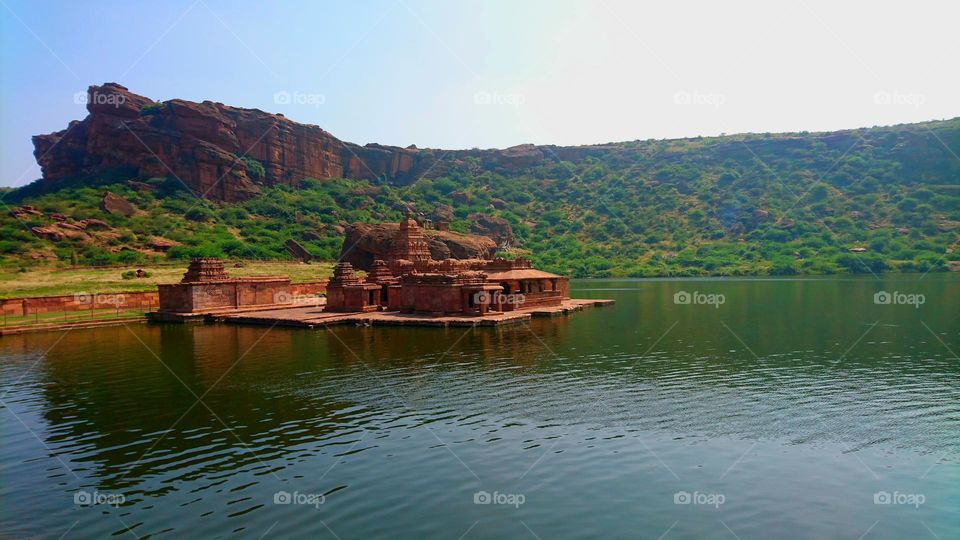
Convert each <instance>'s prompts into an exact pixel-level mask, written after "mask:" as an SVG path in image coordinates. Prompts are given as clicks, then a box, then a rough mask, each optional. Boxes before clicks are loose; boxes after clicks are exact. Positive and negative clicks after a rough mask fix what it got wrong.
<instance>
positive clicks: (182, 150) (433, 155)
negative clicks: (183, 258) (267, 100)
mask: <svg viewBox="0 0 960 540" xmlns="http://www.w3.org/2000/svg"><path fill="white" fill-rule="evenodd" d="M87 111H88V113H89V114H88V115H87V117H86V118H85V119H83V120H79V121H73V122H71V123H70V125H69V126H68V127H67V128H66V129H64V130H62V131H58V132H56V133H50V134H47V135H37V136H35V137H33V144H34V152H33V153H34V156H35V157H36V158H37V162H38V163H39V164H40V167H41V169H42V171H43V179H42V182H43V183H44V184H45V185H49V184H52V183H55V182H57V181H58V180H62V179H66V178H72V177H82V176H87V175H105V174H119V175H127V176H129V177H130V178H132V179H134V182H135V181H136V180H135V179H147V178H153V177H174V178H177V179H179V180H180V181H181V182H182V183H183V184H184V185H185V186H186V187H187V188H188V189H190V190H191V191H193V192H194V193H195V194H196V195H198V196H202V197H208V198H214V199H220V200H225V201H239V200H243V199H246V198H249V197H251V196H253V195H256V194H257V193H258V192H259V186H265V185H276V184H287V185H296V184H298V183H299V182H300V181H301V180H302V179H304V178H315V179H326V178H339V177H347V178H361V179H368V180H373V179H382V180H386V181H389V182H393V183H398V184H406V183H410V182H413V181H415V180H416V179H417V178H419V177H420V176H422V175H424V174H430V175H433V176H437V175H442V174H445V173H446V172H447V171H449V169H450V167H453V166H455V165H458V164H462V163H463V160H464V159H465V158H467V157H475V158H480V159H481V161H482V162H483V164H484V167H486V168H498V167H499V168H504V169H511V170H514V169H517V168H523V167H532V166H536V165H539V164H541V163H542V162H543V161H544V159H545V158H546V156H549V157H550V158H554V157H558V156H560V155H563V156H564V157H563V159H570V158H571V157H573V156H572V155H571V154H570V152H569V151H565V150H564V149H560V148H556V149H550V148H547V147H538V146H534V145H520V146H515V147H512V148H507V149H505V150H457V151H443V150H434V149H419V148H417V147H416V146H414V145H411V146H409V147H407V148H400V147H397V146H385V145H380V144H367V145H365V146H360V145H357V144H353V143H348V142H344V141H341V140H340V139H338V138H336V137H334V136H333V135H331V134H330V133H328V132H326V131H324V130H323V129H321V128H320V127H318V126H314V125H307V124H300V123H297V122H293V121H291V120H288V119H287V118H285V117H284V116H283V115H280V114H270V113H267V112H264V111H261V110H258V109H241V108H237V107H230V106H227V105H224V104H222V103H214V102H212V101H204V102H202V103H196V102H191V101H186V100H182V99H172V100H169V101H164V102H156V101H153V100H151V99H149V98H146V97H144V96H140V95H137V94H134V93H133V92H130V91H129V90H127V88H125V87H123V86H121V85H119V84H116V83H106V84H104V85H102V86H91V87H90V88H89V89H88V91H87ZM544 149H546V150H547V151H546V152H545V151H544ZM561 151H562V154H561V153H559V152H561ZM131 185H133V186H135V187H137V188H143V186H146V184H142V183H133V184H131Z"/></svg>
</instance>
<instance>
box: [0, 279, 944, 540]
mask: <svg viewBox="0 0 960 540" xmlns="http://www.w3.org/2000/svg"><path fill="white" fill-rule="evenodd" d="M572 296H574V297H579V298H613V299H615V300H616V301H617V303H616V305H614V306H612V307H607V308H599V309H593V310H588V311H584V312H580V313H577V314H575V315H574V316H572V317H570V318H558V319H552V320H546V319H536V320H533V321H531V322H530V323H529V324H524V325H520V326H513V327H503V328H475V329H464V328H452V329H437V328H381V327H376V328H363V327H361V328H358V327H334V328H331V329H327V330H324V329H320V330H304V329H289V328H282V327H275V328H268V327H239V326H227V325H152V324H151V325H148V324H132V325H128V326H115V327H108V328H99V329H86V330H73V331H69V332H65V333H63V332H58V333H43V334H26V335H23V336H10V337H2V338H0V384H2V390H0V394H2V398H0V402H2V403H0V405H2V407H3V410H0V433H2V445H0V536H3V537H13V538H20V537H27V536H31V537H39V538H61V537H64V538H103V537H108V536H109V535H111V534H115V535H117V536H126V535H129V536H131V537H134V536H136V537H141V538H145V537H148V536H150V537H169V538H183V537H205V538H206V537H209V538H213V537H237V538H246V537H249V538H261V537H262V538H295V537H296V538H303V537H311V538H342V539H348V538H373V537H388V538H451V539H457V538H468V539H469V538H542V539H547V538H601V537H613V538H626V537H630V538H654V539H655V538H734V539H742V540H747V539H752V538H756V539H766V538H811V539H813V538H818V539H819V538H850V539H857V538H942V539H946V538H960V510H958V509H960V449H958V446H957V445H958V442H960V359H958V358H957V356H956V353H957V352H960V317H958V315H960V304H958V297H960V276H957V275H956V274H950V275H942V274H940V275H937V274H930V275H926V276H920V275H891V276H881V279H875V278H873V277H871V276H868V277H864V278H860V277H823V278H805V279H759V278H758V279H691V280H667V279H664V280H633V281H612V280H611V281H606V280H600V281H596V280H593V281H591V280H582V281H574V282H573V283H572Z"/></svg>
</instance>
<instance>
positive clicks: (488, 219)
mask: <svg viewBox="0 0 960 540" xmlns="http://www.w3.org/2000/svg"><path fill="white" fill-rule="evenodd" d="M468 218H469V219H470V232H472V233H474V234H479V235H483V236H487V237H489V238H492V239H493V241H494V242H496V243H497V246H499V247H500V248H501V249H506V248H510V247H512V245H513V228H512V227H510V223H509V222H508V221H507V220H505V219H503V218H502V217H497V216H490V215H487V214H480V213H474V214H470V215H469V216H468Z"/></svg>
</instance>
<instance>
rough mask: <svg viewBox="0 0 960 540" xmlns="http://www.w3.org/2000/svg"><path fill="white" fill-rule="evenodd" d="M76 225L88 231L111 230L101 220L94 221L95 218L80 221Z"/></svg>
mask: <svg viewBox="0 0 960 540" xmlns="http://www.w3.org/2000/svg"><path fill="white" fill-rule="evenodd" d="M78 223H79V224H80V226H82V227H83V228H84V229H89V230H96V229H102V230H110V229H112V228H113V227H111V226H110V224H109V223H107V222H106V221H103V220H102V219H96V218H87V219H81V220H80V221H79V222H78Z"/></svg>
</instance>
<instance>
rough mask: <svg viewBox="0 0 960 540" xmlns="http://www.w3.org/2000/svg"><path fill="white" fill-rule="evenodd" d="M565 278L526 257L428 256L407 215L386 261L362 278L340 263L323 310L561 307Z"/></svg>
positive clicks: (455, 311)
mask: <svg viewBox="0 0 960 540" xmlns="http://www.w3.org/2000/svg"><path fill="white" fill-rule="evenodd" d="M568 292H569V280H568V278H566V277H564V276H558V275H556V274H551V273H549V272H543V271H541V270H536V269H535V268H533V266H532V265H531V264H530V261H528V260H526V259H522V258H519V259H514V260H507V259H502V258H497V259H493V260H485V259H446V260H443V261H437V260H434V259H433V258H431V256H430V250H429V249H428V247H427V242H426V239H425V238H424V236H423V232H422V231H421V230H420V227H419V225H418V224H417V222H416V221H415V220H414V219H412V218H411V217H409V216H407V217H406V218H404V219H403V221H401V222H400V229H399V231H398V232H397V234H396V236H395V237H394V238H393V243H392V245H391V248H390V252H389V255H388V257H387V260H376V261H374V263H373V267H372V269H371V270H370V272H369V273H368V274H367V276H366V278H365V279H362V278H360V277H358V276H357V275H355V274H354V271H353V267H352V266H351V265H350V263H346V262H343V263H339V264H338V265H337V266H336V268H335V269H334V273H333V278H332V279H331V280H330V282H329V283H328V284H327V306H326V310H327V311H335V312H348V313H349V312H367V311H399V312H402V313H420V314H428V315H434V316H445V315H458V316H481V317H482V316H484V315H488V314H493V313H503V312H506V311H515V310H523V309H530V308H538V307H547V306H559V305H560V304H561V303H562V302H563V301H564V299H565V298H567V297H568Z"/></svg>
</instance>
